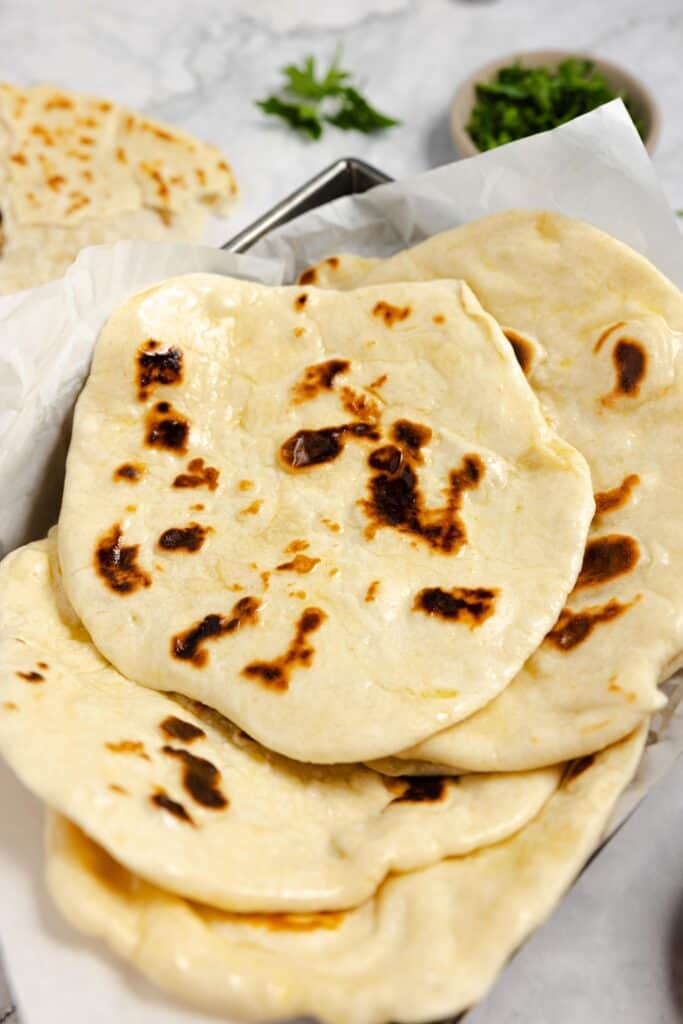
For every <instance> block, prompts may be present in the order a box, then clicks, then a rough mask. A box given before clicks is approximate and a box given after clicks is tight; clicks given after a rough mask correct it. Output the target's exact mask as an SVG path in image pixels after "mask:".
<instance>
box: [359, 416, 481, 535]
mask: <svg viewBox="0 0 683 1024" xmlns="http://www.w3.org/2000/svg"><path fill="white" fill-rule="evenodd" d="M392 436H393V438H394V440H395V441H396V442H397V445H396V446H395V445H384V446H383V447H381V448H378V449H376V450H375V451H374V452H372V453H371V454H370V456H369V458H368V463H369V466H370V469H371V470H372V472H371V475H370V480H369V484H368V487H369V492H370V496H369V498H367V499H363V500H361V502H360V505H361V508H362V509H363V511H364V512H365V514H366V516H367V517H368V519H370V524H369V525H368V527H367V528H366V536H367V537H368V539H372V537H374V535H375V533H376V532H377V530H378V529H380V528H381V527H392V528H393V529H395V530H398V531H399V532H401V533H408V534H410V535H412V536H413V537H417V538H418V539H419V540H422V541H423V542H424V543H425V544H428V545H429V546H430V547H431V548H432V549H433V550H435V551H439V552H441V553H442V554H453V553H454V552H456V551H458V550H459V549H460V548H461V547H462V545H463V544H464V543H465V541H466V539H467V533H466V530H465V524H464V523H463V521H462V517H461V515H460V510H461V506H462V497H463V494H464V492H465V491H468V490H472V489H474V488H475V487H477V486H478V485H479V483H480V481H481V479H482V477H483V476H484V463H483V462H482V460H481V459H480V458H479V456H478V455H472V454H470V455H465V456H463V459H462V462H461V465H460V466H459V467H458V469H454V470H451V472H450V474H449V480H448V488H447V489H446V498H447V500H446V504H445V505H444V506H442V507H440V508H431V509H430V508H427V507H426V506H425V503H424V498H423V495H422V492H421V491H420V488H419V479H418V476H417V473H416V471H415V468H414V467H415V465H417V464H419V463H420V462H421V461H422V454H421V451H420V449H421V447H422V445H423V444H425V443H427V441H428V440H429V438H430V437H431V431H430V430H429V428H428V427H422V426H421V425H420V424H411V423H409V422H408V421H406V420H399V421H398V422H397V423H395V424H394V427H393V434H392Z"/></svg>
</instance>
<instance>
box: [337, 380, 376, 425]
mask: <svg viewBox="0 0 683 1024" xmlns="http://www.w3.org/2000/svg"><path fill="white" fill-rule="evenodd" d="M339 398H340V400H341V404H342V406H343V408H344V412H347V413H348V414H349V415H350V416H355V417H356V419H357V420H360V421H361V423H371V424H373V426H377V425H378V424H379V419H380V408H379V405H378V404H377V402H376V401H375V400H374V398H370V397H369V395H367V394H365V393H364V392H363V391H357V390H356V389H355V388H350V387H348V386H346V387H343V388H342V389H341V391H340V392H339Z"/></svg>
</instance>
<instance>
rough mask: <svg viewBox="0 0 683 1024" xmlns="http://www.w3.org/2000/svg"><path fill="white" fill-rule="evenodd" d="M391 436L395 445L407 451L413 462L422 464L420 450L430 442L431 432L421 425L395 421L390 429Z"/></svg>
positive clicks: (407, 421)
mask: <svg viewBox="0 0 683 1024" xmlns="http://www.w3.org/2000/svg"><path fill="white" fill-rule="evenodd" d="M391 436H392V438H393V440H394V441H395V442H396V444H397V445H400V446H401V448H403V450H404V451H406V450H407V451H408V453H409V454H410V457H411V458H412V459H414V461H415V462H422V461H423V459H422V449H423V448H424V447H425V445H427V444H429V442H430V441H431V439H432V431H431V428H430V427H426V426H425V425H424V424H423V423H412V422H411V421H410V420H397V421H396V422H395V423H394V425H393V427H392V431H391Z"/></svg>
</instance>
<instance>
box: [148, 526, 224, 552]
mask: <svg viewBox="0 0 683 1024" xmlns="http://www.w3.org/2000/svg"><path fill="white" fill-rule="evenodd" d="M211 530H212V528H211V527H210V526H202V525H201V524H200V523H188V525H187V526H171V527H169V529H168V530H164V532H163V533H162V534H161V535H160V536H159V540H158V541H157V544H158V546H159V547H160V548H161V549H162V550H163V551H187V552H195V551H199V549H200V548H201V546H202V544H203V543H204V541H205V540H206V536H207V534H208V533H211Z"/></svg>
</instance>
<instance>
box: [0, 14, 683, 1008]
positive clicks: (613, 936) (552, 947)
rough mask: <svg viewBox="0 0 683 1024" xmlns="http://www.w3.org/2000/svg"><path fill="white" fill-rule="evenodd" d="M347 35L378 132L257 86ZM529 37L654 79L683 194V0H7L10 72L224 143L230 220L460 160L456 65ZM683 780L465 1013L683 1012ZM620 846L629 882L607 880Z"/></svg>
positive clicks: (661, 158) (672, 175)
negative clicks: (319, 126)
mask: <svg viewBox="0 0 683 1024" xmlns="http://www.w3.org/2000/svg"><path fill="white" fill-rule="evenodd" d="M340 42H341V43H342V44H343V46H344V52H345V56H344V60H345V63H346V64H347V65H348V66H349V67H350V68H352V69H353V70H354V71H355V72H356V73H357V75H358V77H359V79H360V80H361V81H362V82H363V83H364V86H365V88H366V89H367V92H368V95H369V96H370V97H371V99H372V100H374V101H375V102H376V103H377V105H378V106H379V107H380V108H381V109H383V110H386V111H387V112H388V113H391V114H393V115H395V116H397V117H400V118H401V119H402V121H403V124H402V126H401V127H400V128H398V129H395V130H393V131H390V132H387V133H385V134H384V135H382V136H379V137H377V138H372V139H367V138H365V137H363V136H359V135H356V134H354V133H349V134H345V133H342V132H334V131H330V132H329V133H327V134H326V136H325V138H324V139H323V140H322V141H321V142H320V143H316V144H312V143H310V142H306V141H302V140H300V139H299V138H297V137H295V136H293V135H291V134H290V133H288V132H287V131H286V130H284V129H283V128H281V127H280V126H279V125H277V124H272V123H269V121H268V120H267V119H266V118H264V117H263V116H262V115H261V113H260V112H259V111H258V110H257V109H256V107H255V106H254V100H255V99H257V98H259V97H261V96H263V95H264V94H265V93H267V92H268V91H269V90H270V89H271V88H272V87H273V86H274V85H275V84H276V83H277V81H278V69H279V68H280V67H281V66H282V65H283V64H285V63H287V62H289V61H293V60H298V59H300V58H301V57H302V56H303V55H304V54H306V53H309V52H312V53H315V54H316V55H318V56H319V57H320V58H321V59H326V58H328V57H329V56H331V54H332V52H333V51H334V48H335V46H336V45H337V44H338V43H340ZM534 47H539V48H541V47H543V48H545V47H562V48H571V49H575V50H577V51H588V52H593V53H596V54H600V55H602V56H604V57H608V58H611V59H612V60H615V61H617V62H620V63H623V64H626V65H627V66H629V67H630V68H631V70H632V71H633V72H635V73H636V74H637V75H639V76H641V77H642V78H643V80H644V81H645V83H646V84H647V85H648V86H649V87H650V88H651V90H652V91H653V92H654V94H655V95H656V97H657V99H658V102H659V104H660V107H661V112H662V117H663V132H662V137H661V140H660V144H659V148H658V150H657V153H656V154H655V164H656V166H657V169H658V171H659V174H660V176H661V179H662V181H663V184H664V187H665V190H666V193H667V195H668V197H669V200H670V201H671V203H672V205H673V206H674V207H683V117H681V114H680V110H681V100H682V99H683V88H682V85H681V55H682V54H683V2H681V0H647V2H643V0H571V2H558V0H491V2H478V3H477V2H465V0H316V2H310V0H250V2H247V0H191V2H188V0H163V2H162V0H144V2H141V0H106V2H104V0H3V2H1V3H0V52H1V53H2V70H1V74H2V77H3V78H5V79H7V80H8V81H13V82H19V83H28V82H34V81H51V82H54V83H56V84H58V85H61V86H65V87H70V88H74V89H81V90H85V91H91V92H96V93H102V94H104V95H107V96H112V97H114V98H116V99H118V100H120V101H121V102H124V103H128V104H131V105H132V106H135V107H138V108H142V109H145V110H147V111H149V112H150V113H151V114H154V115H156V116H159V117H163V118H167V119H168V120H170V121H173V122H176V123H178V124H180V125H182V126H183V127H184V128H186V129H188V130H189V131H191V132H194V133H196V134H197V135H199V136H202V137H204V138H206V139H208V140H211V141H213V142H215V143H216V144H218V145H219V146H221V147H222V148H223V149H224V151H225V152H226V154H227V155H228V157H229V159H230V160H231V162H232V163H233V165H234V168H235V171H236V173H237V176H238V179H239V182H240V185H241V188H242V197H241V203H240V205H239V208H238V210H237V212H236V214H235V216H234V217H233V218H232V219H231V221H229V222H228V223H227V224H226V227H225V237H226V238H227V237H228V236H230V235H232V234H234V233H235V232H236V231H237V230H239V229H240V228H241V227H243V226H244V225H245V224H247V223H249V222H250V221H251V220H252V219H253V218H254V217H256V216H257V215H259V214H260V213H262V212H263V211H264V210H266V209H267V208H268V207H269V206H271V205H272V204H273V203H274V202H276V201H277V200H278V199H279V198H281V197H282V196H283V195H284V194H286V193H287V192H289V191H291V190H292V189H294V188H296V186H297V185H298V184H300V183H301V182H302V181H303V180H305V179H306V178H307V177H309V176H311V175H312V174H314V173H315V172H316V171H318V170H319V169H320V168H322V167H323V166H325V165H326V164H328V163H330V162H331V161H332V160H333V159H335V158H337V157H339V156H346V155H357V156H361V157H363V158H365V159H366V160H369V161H370V162H372V163H376V164H377V165H378V166H379V167H382V168H384V169H385V170H386V171H388V172H389V173H390V174H392V175H393V176H395V177H400V176H403V175H405V174H409V173H413V172H416V171H419V170H423V169H425V168H427V167H431V166H436V165H438V164H441V163H446V162H448V161H450V160H452V159H454V157H455V154H454V152H453V149H452V145H451V142H450V138H449V134H448V128H447V111H448V105H449V102H450V98H451V95H452V93H453V91H454V90H455V88H456V86H457V84H458V82H459V80H460V79H461V78H462V77H463V76H465V75H466V74H468V73H469V72H470V71H472V70H474V69H476V67H477V66H478V65H479V64H481V63H483V62H485V61H488V60H490V59H492V58H493V57H496V56H498V55H500V54H504V53H506V52H509V51H512V50H519V49H532V48H534ZM682 792H683V765H679V767H678V769H677V770H676V772H674V773H672V775H671V776H670V777H669V779H668V780H666V782H665V783H664V784H662V785H660V786H659V787H658V789H657V790H656V791H655V793H654V794H652V795H651V797H650V798H649V799H648V800H647V801H646V803H645V805H644V806H642V807H641V808H640V809H639V810H638V812H637V813H636V814H635V816H634V817H633V818H632V819H631V821H630V822H629V823H628V825H627V826H626V827H625V828H624V829H623V830H622V832H621V833H620V834H619V836H618V837H617V838H616V839H615V840H614V841H613V843H611V844H610V846H609V848H608V849H607V850H606V851H605V852H604V853H603V854H602V855H601V857H600V859H599V860H598V861H596V862H595V863H594V865H592V867H591V869H590V871H589V872H587V873H586V874H585V875H584V876H583V878H582V879H581V880H580V882H579V884H578V886H577V887H576V888H575V890H574V891H573V892H572V894H571V896H570V897H569V898H568V899H567V901H566V902H565V903H564V904H563V906H562V907H561V908H560V909H559V910H558V912H557V913H556V914H555V915H554V916H553V918H552V919H551V921H550V922H549V923H548V924H547V925H546V926H545V928H543V929H542V930H541V931H540V932H539V933H538V934H537V935H536V936H535V937H534V938H533V939H532V940H531V941H530V942H529V943H528V945H527V946H526V947H525V949H524V950H523V951H522V952H521V953H520V954H519V955H518V956H517V957H516V958H515V959H514V961H513V962H512V964H511V965H510V966H509V967H508V969H507V970H506V971H505V972H504V975H503V977H502V978H501V980H500V982H499V984H498V985H497V986H496V988H495V990H494V992H493V993H492V994H491V996H490V997H489V999H487V1000H486V1001H485V1002H484V1003H483V1004H482V1005H481V1006H480V1007H478V1008H477V1009H476V1010H475V1011H473V1012H472V1014H471V1015H469V1016H468V1024H470V1022H471V1024H518V1022H519V1024H521V1022H524V1024H549V1018H548V1016H547V1006H548V1005H549V1001H550V1003H551V1004H552V1006H553V1013H552V1024H583V1022H586V1024H617V1022H618V1024H676V1022H680V1021H683V867H681V865H682V864H683V857H681V848H682V847H683V797H681V795H680V794H681V793H682ZM617 859H619V861H620V863H621V865H622V868H623V866H624V864H626V865H627V868H628V878H629V885H628V887H627V888H626V889H625V888H624V887H623V882H622V883H620V885H619V886H615V885H614V884H612V878H613V865H614V864H615V863H616V861H617ZM620 877H621V876H620ZM577 932H582V933H583V936H584V938H583V940H582V942H581V944H580V946H579V947H578V948H577V946H576V941H575V938H573V937H575V935H576V934H577ZM9 1007H10V999H9V996H8V994H7V992H6V990H5V989H4V987H3V984H2V981H1V979H0V1024H3V1022H9V1021H10V1020H14V1018H13V1016H10V1015H9V1014H10V1009H9ZM24 1024H33V1022H24ZM39 1024H43V1022H39ZM50 1024H52V1022H50ZM57 1024H61V1022H57Z"/></svg>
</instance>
